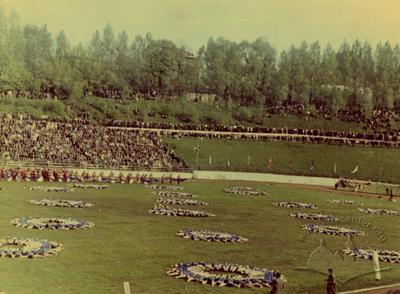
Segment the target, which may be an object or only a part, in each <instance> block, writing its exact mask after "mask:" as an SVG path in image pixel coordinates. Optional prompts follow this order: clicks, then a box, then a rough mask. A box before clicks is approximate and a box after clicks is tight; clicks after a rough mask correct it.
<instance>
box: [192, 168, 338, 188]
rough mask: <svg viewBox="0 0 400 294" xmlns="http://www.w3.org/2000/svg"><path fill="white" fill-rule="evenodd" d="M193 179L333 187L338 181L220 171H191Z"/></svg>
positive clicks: (333, 179)
mask: <svg viewBox="0 0 400 294" xmlns="http://www.w3.org/2000/svg"><path fill="white" fill-rule="evenodd" d="M193 178H194V179H201V180H234V181H257V182H273V183H285V184H301V185H317V186H329V187H333V186H334V185H335V183H336V182H337V181H338V179H336V178H322V177H304V176H291V175H277V174H266V173H243V172H222V171H199V170H195V171H193Z"/></svg>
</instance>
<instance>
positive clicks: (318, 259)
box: [0, 181, 400, 294]
mask: <svg viewBox="0 0 400 294" xmlns="http://www.w3.org/2000/svg"><path fill="white" fill-rule="evenodd" d="M230 185H246V186H252V187H256V188H258V189H260V190H263V191H265V192H267V193H269V195H267V196H263V197H259V198H252V197H246V196H239V195H233V194H225V193H223V192H222V189H224V188H225V187H227V186H230ZM0 186H1V187H2V188H3V190H2V191H0V195H1V197H0V207H1V208H0V209H1V214H0V236H1V237H6V236H18V237H34V238H44V239H49V240H52V241H56V242H59V243H61V244H63V245H64V250H63V251H61V252H60V254H59V255H58V256H55V257H50V258H45V259H32V260H30V259H29V260H28V259H22V260H18V259H8V258H5V259H1V262H0V289H2V290H4V291H5V292H6V293H7V294H13V293H18V294H25V293H35V294H42V293H43V294H46V293H71V294H72V293H73V294H77V293H79V294H80V293H93V294H94V293H96V294H99V293H122V283H123V282H124V281H129V282H130V284H131V290H132V293H265V290H256V289H229V288H214V287H211V286H208V285H199V284H193V283H187V282H185V281H183V280H177V279H173V278H170V277H168V276H167V275H166V274H165V270H166V268H167V267H169V266H170V265H172V264H174V263H178V262H191V261H206V262H230V263H238V264H248V265H251V266H262V267H266V268H269V269H274V270H279V271H281V272H282V273H283V274H284V275H285V276H286V278H287V280H288V282H287V285H286V289H285V291H284V293H309V294H317V293H322V292H323V291H324V289H325V286H324V276H322V275H318V274H313V273H310V272H307V271H300V270H297V269H296V267H297V266H304V265H306V264H307V258H308V256H309V255H310V253H311V252H312V251H313V250H314V249H315V248H317V247H318V246H319V244H320V239H324V240H325V242H326V244H327V246H329V248H330V249H331V250H340V249H341V248H342V247H343V246H344V244H345V243H346V241H347V239H346V238H345V237H338V236H327V235H319V234H311V235H307V234H304V233H303V230H302V229H301V228H300V226H301V225H302V224H305V223H308V222H307V221H302V220H297V219H294V218H291V217H290V216H288V214H289V213H290V212H294V211H296V210H291V209H286V208H278V207H275V206H273V205H272V202H273V201H276V200H294V201H304V202H312V203H314V204H316V205H317V206H319V207H320V209H319V211H321V212H325V213H331V214H333V215H335V216H337V217H347V216H351V217H352V218H354V219H361V220H363V221H365V222H366V223H370V224H371V225H372V226H371V227H370V228H366V227H365V226H362V225H358V224H352V223H340V222H339V223H338V225H343V226H349V227H354V228H356V229H360V230H363V231H365V232H366V233H367V235H366V236H364V237H359V238H357V239H356V242H357V244H359V246H362V247H366V246H376V247H377V248H381V249H393V250H399V247H398V245H399V243H400V234H399V218H398V217H391V216H373V215H366V214H363V213H361V212H359V211H357V208H354V207H343V206H336V205H334V204H330V203H328V202H326V199H327V198H330V197H333V198H336V199H354V200H357V201H362V202H364V203H365V206H366V207H371V208H391V209H396V210H400V203H390V202H388V201H385V200H378V199H367V198H366V199H363V198H360V197H358V196H348V195H347V196H345V195H341V194H338V193H337V192H335V191H332V192H323V191H318V190H315V189H313V190H311V189H310V188H308V189H306V188H295V187H291V186H278V185H273V184H262V183H257V184H255V183H242V182H235V183H232V182H223V181H213V182H199V181H191V182H187V183H185V184H184V187H185V191H186V192H192V193H195V194H198V195H199V198H198V199H200V200H203V201H207V202H208V203H209V205H208V207H206V208H205V210H207V211H210V212H212V213H214V214H215V215H216V216H215V217H210V218H203V219H192V218H185V217H168V216H157V215H153V214H149V213H148V209H150V208H151V207H152V206H153V204H154V203H155V200H156V198H157V196H155V195H152V194H151V193H150V191H149V190H148V189H146V188H144V187H143V186H139V185H136V184H135V185H119V184H115V185H112V186H110V188H109V189H108V190H103V191H87V190H75V191H74V192H71V193H51V192H35V191H28V190H25V189H24V184H23V183H6V182H2V183H1V184H0ZM41 197H47V198H53V199H57V198H62V199H85V200H91V201H93V202H94V203H95V207H93V208H87V209H68V208H48V207H38V206H34V205H32V204H30V203H28V201H29V200H31V199H34V198H41ZM23 216H26V217H28V216H45V217H46V216H48V217H49V216H59V217H76V218H82V219H85V220H88V221H92V222H94V223H95V224H96V226H95V227H94V228H93V229H89V230H82V231H47V230H43V231H36V230H28V229H22V228H16V227H14V226H12V225H10V224H9V223H10V221H11V220H12V219H14V218H18V217H23ZM372 227H376V228H378V229H379V230H380V231H381V232H383V233H384V234H385V236H386V238H387V240H386V241H385V242H381V241H379V240H378V238H379V237H378V235H377V234H375V233H374V232H373V231H372V230H371V228H372ZM183 228H196V229H202V228H204V229H210V230H219V231H224V232H231V233H236V234H240V235H242V236H244V237H246V238H248V239H249V242H247V243H243V244H223V243H215V244H214V243H207V242H195V241H189V240H185V239H182V238H180V237H178V236H175V233H176V232H177V231H178V230H180V229H183ZM324 250H325V251H324ZM326 250H327V249H323V250H322V251H318V252H317V253H316V254H315V255H313V258H311V259H310V263H309V265H310V267H312V268H313V269H320V270H325V269H326V267H328V266H332V267H333V268H334V269H335V273H336V274H337V276H338V277H339V278H340V279H342V280H346V279H349V278H351V277H354V276H355V275H360V274H361V273H364V272H366V271H370V270H372V263H371V262H368V261H364V260H358V261H354V260H353V259H352V258H346V259H345V261H342V260H341V259H340V258H339V257H338V256H337V255H331V254H330V251H328V254H327V251H326ZM381 266H382V267H386V266H388V264H381ZM390 267H391V270H390V271H387V272H383V273H382V277H383V278H382V280H381V281H380V283H379V284H388V283H393V282H395V281H397V282H398V281H399V278H398V277H399V275H400V265H398V264H397V265H390ZM375 284H376V283H375V281H374V278H373V276H372V275H367V276H363V277H361V278H359V279H355V280H353V281H351V282H349V283H347V284H345V287H342V290H343V289H354V288H359V287H366V286H372V285H375Z"/></svg>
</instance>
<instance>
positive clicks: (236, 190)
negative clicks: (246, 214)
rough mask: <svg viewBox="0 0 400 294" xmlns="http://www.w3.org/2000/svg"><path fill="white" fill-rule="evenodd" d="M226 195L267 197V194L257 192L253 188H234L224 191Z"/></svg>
mask: <svg viewBox="0 0 400 294" xmlns="http://www.w3.org/2000/svg"><path fill="white" fill-rule="evenodd" d="M224 192H225V193H230V194H241V195H246V196H263V195H265V192H260V191H257V190H256V189H255V188H251V187H239V186H233V187H229V188H226V189H224Z"/></svg>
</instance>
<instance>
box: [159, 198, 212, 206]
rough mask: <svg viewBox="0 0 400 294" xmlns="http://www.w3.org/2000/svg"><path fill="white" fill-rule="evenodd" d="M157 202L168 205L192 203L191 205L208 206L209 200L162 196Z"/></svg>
mask: <svg viewBox="0 0 400 294" xmlns="http://www.w3.org/2000/svg"><path fill="white" fill-rule="evenodd" d="M157 203H160V204H166V205H190V206H195V205H199V206H206V205H208V203H207V202H204V201H200V200H194V199H179V198H178V199H175V198H164V197H160V198H158V199H157Z"/></svg>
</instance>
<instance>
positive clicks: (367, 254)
mask: <svg viewBox="0 0 400 294" xmlns="http://www.w3.org/2000/svg"><path fill="white" fill-rule="evenodd" d="M374 251H377V252H378V258H379V260H380V261H382V262H387V263H400V252H398V251H392V250H373V249H363V248H345V249H343V252H344V254H346V255H349V256H353V257H356V258H363V259H369V260H372V258H373V257H372V256H373V252H374Z"/></svg>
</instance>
